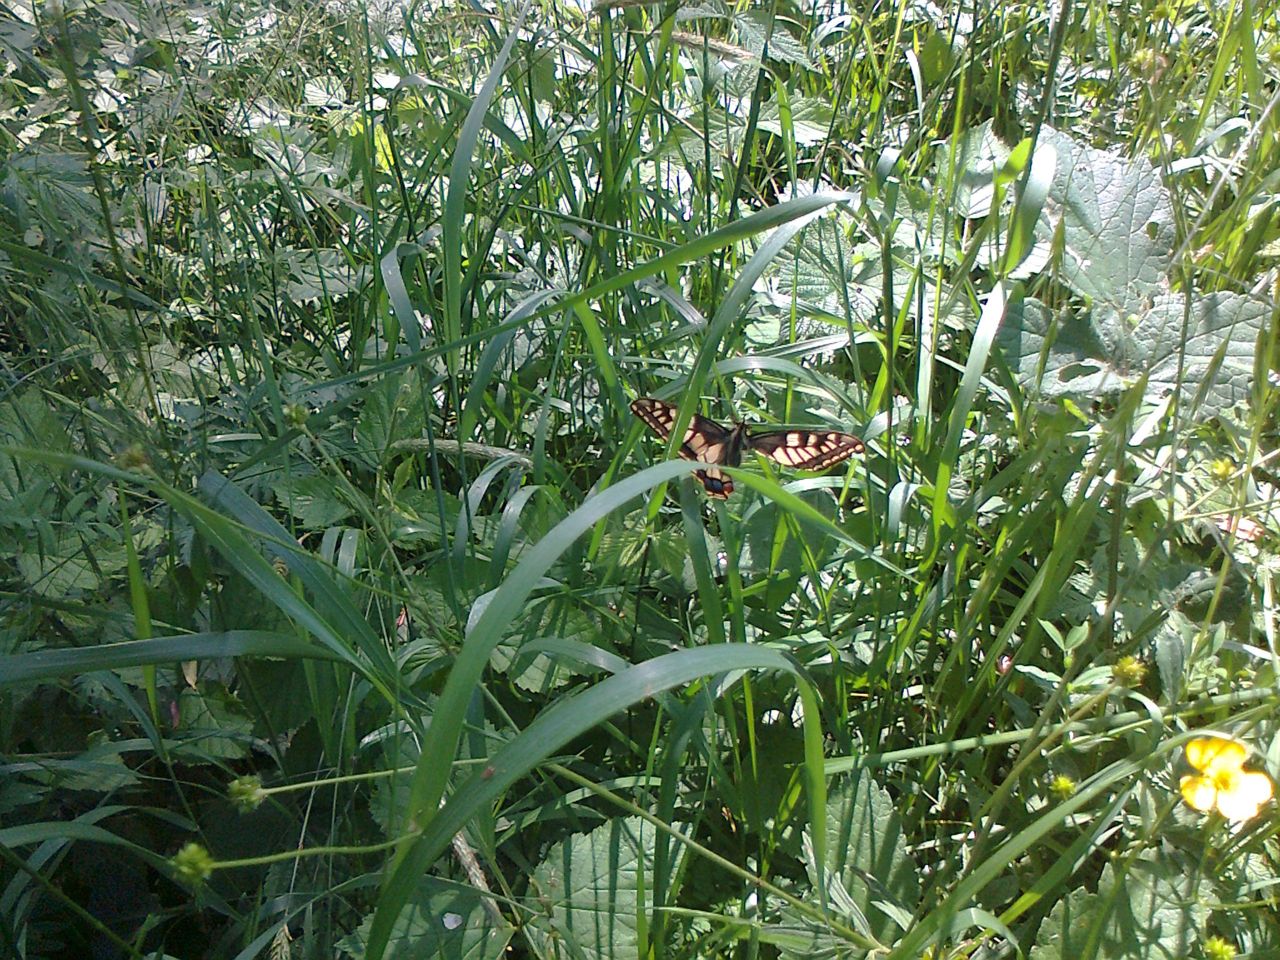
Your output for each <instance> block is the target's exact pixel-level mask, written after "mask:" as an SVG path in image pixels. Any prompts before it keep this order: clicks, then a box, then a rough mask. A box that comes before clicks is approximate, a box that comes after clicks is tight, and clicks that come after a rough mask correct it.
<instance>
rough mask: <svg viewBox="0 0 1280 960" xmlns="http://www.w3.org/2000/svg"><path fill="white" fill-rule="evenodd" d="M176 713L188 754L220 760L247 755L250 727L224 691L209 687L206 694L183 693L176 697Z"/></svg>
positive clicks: (250, 736)
mask: <svg viewBox="0 0 1280 960" xmlns="http://www.w3.org/2000/svg"><path fill="white" fill-rule="evenodd" d="M202 686H203V684H202ZM178 712H179V716H180V717H181V727H180V729H181V731H182V733H183V734H184V735H185V737H186V740H187V750H188V752H189V754H194V755H198V756H200V757H202V758H204V759H212V758H217V759H220V760H241V759H243V758H244V757H245V756H247V755H248V753H249V745H250V742H251V739H252V734H253V724H252V722H251V721H250V720H249V718H248V717H246V716H245V715H244V712H243V710H242V708H241V707H240V704H239V703H237V702H236V700H235V698H234V697H233V696H232V695H231V694H230V693H228V692H227V691H226V689H225V688H223V687H219V686H216V685H209V689H208V692H207V693H202V692H200V691H197V690H192V689H186V690H183V691H182V692H181V693H180V694H179V695H178Z"/></svg>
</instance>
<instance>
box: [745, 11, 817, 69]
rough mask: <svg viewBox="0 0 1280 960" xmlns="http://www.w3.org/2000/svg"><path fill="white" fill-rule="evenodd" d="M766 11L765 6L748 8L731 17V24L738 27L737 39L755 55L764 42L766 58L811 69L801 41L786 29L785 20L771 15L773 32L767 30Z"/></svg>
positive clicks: (763, 50) (768, 17) (761, 49)
mask: <svg viewBox="0 0 1280 960" xmlns="http://www.w3.org/2000/svg"><path fill="white" fill-rule="evenodd" d="M770 19H771V17H770V15H769V13H768V12H767V11H765V10H751V11H748V12H746V13H743V14H741V15H739V16H737V17H734V20H733V23H734V26H735V27H737V29H738V42H739V43H740V44H742V46H743V47H745V48H746V49H747V50H750V51H751V53H752V54H754V55H755V56H756V57H760V56H762V55H763V54H764V52H765V44H766V41H767V43H768V53H769V58H770V59H772V60H780V61H781V62H783V63H795V64H799V65H800V66H802V67H805V68H807V69H810V70H812V69H813V61H811V60H810V59H809V54H808V53H807V52H805V48H804V44H802V43H801V42H800V41H799V40H797V39H796V38H795V37H793V36H792V35H791V34H790V33H789V32H788V30H787V27H786V22H785V21H783V20H782V19H780V18H776V17H775V18H772V19H773V34H772V35H770V33H769V20H770Z"/></svg>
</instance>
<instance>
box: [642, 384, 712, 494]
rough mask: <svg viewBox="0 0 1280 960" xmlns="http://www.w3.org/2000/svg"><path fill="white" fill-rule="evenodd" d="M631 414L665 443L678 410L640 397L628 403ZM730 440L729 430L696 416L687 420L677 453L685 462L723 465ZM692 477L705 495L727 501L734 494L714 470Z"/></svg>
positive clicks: (708, 419) (669, 435) (649, 398)
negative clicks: (700, 485)
mask: <svg viewBox="0 0 1280 960" xmlns="http://www.w3.org/2000/svg"><path fill="white" fill-rule="evenodd" d="M631 412H632V413H634V414H635V415H636V416H637V417H639V418H640V419H641V420H642V421H644V424H645V426H647V427H648V428H649V429H650V430H652V431H653V432H654V433H656V434H657V435H658V436H660V437H661V438H662V439H663V440H667V439H670V437H671V429H672V428H673V427H674V426H675V424H676V414H677V413H678V412H679V408H678V407H676V405H675V404H673V403H667V402H666V401H665V400H655V399H653V397H640V398H639V399H637V400H635V401H634V402H633V403H632V404H631ZM732 438H733V431H732V430H730V429H728V428H727V427H725V426H723V425H722V424H719V423H716V422H715V421H714V420H712V419H711V418H710V417H701V416H698V414H696V413H695V414H694V415H693V416H692V417H691V418H690V419H689V426H688V427H686V428H685V431H684V440H683V442H681V444H680V448H679V453H680V456H681V457H683V458H684V459H685V460H696V461H698V462H700V463H712V464H715V463H724V462H725V461H726V460H727V459H728V457H729V453H730V450H731V449H732V447H733V443H732ZM694 475H695V476H696V477H697V478H698V479H699V480H700V481H701V482H702V488H703V489H704V490H706V491H707V495H708V496H712V497H716V498H717V499H720V500H727V499H728V498H729V494H731V493H733V481H732V480H730V479H729V478H728V477H727V476H726V475H725V474H723V473H722V472H720V471H719V470H718V469H716V468H715V467H710V468H708V469H706V470H697V471H695V472H694Z"/></svg>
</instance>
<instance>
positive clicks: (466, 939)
mask: <svg viewBox="0 0 1280 960" xmlns="http://www.w3.org/2000/svg"><path fill="white" fill-rule="evenodd" d="M370 922H371V921H370V919H366V920H365V921H364V923H362V924H361V925H360V929H359V930H357V931H356V932H355V933H353V934H351V936H349V937H346V938H345V939H344V940H342V941H341V942H340V943H339V944H338V947H339V948H340V949H341V950H342V951H343V952H345V953H346V954H349V955H350V956H352V957H363V956H364V945H365V942H366V940H367V939H368V932H369V924H370ZM513 932H514V931H513V928H512V927H511V926H510V925H509V924H507V923H505V922H502V921H500V920H498V919H497V918H495V917H494V916H493V915H492V914H491V913H490V912H489V911H487V910H486V909H485V907H484V902H483V900H482V898H481V895H480V893H479V892H478V891H476V890H474V889H471V888H470V887H463V886H459V885H458V884H456V883H447V882H445V881H443V880H437V879H435V878H434V877H423V878H422V881H421V882H420V883H419V884H418V889H417V890H416V891H415V892H414V894H413V896H412V897H410V899H409V902H408V903H407V904H406V905H405V909H404V910H402V911H401V912H400V916H399V917H398V918H397V919H396V924H395V929H394V930H392V933H391V940H390V942H388V944H387V952H386V953H385V954H383V956H384V957H387V958H388V960H418V958H419V957H432V958H435V957H440V958H448V960H497V958H499V957H501V956H503V955H504V952H505V951H506V949H507V943H508V942H509V941H510V940H511V934H512V933H513Z"/></svg>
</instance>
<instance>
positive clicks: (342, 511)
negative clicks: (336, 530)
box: [271, 474, 355, 530]
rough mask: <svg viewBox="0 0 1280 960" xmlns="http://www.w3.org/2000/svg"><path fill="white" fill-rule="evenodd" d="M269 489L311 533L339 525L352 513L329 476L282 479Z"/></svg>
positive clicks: (315, 475)
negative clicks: (338, 494)
mask: <svg viewBox="0 0 1280 960" xmlns="http://www.w3.org/2000/svg"><path fill="white" fill-rule="evenodd" d="M271 488H272V490H273V491H274V492H275V495H276V499H277V500H279V501H280V503H281V504H283V505H284V507H285V509H286V510H288V511H289V513H291V514H292V515H293V517H294V519H296V520H297V521H298V522H299V523H301V524H302V525H303V526H304V527H307V528H308V529H311V530H323V529H324V528H326V527H332V526H334V525H335V524H338V523H341V522H342V521H343V520H346V519H347V518H348V517H349V516H351V515H352V514H353V513H354V512H355V511H354V510H353V509H352V508H351V507H350V506H349V505H348V504H347V503H346V502H345V501H343V500H342V499H341V498H340V497H339V496H337V491H338V489H339V488H338V486H337V485H336V484H335V482H334V480H333V478H332V477H326V476H321V475H319V474H314V475H312V476H309V477H281V478H280V479H278V480H277V481H276V482H275V483H274V484H272V487H271Z"/></svg>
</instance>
